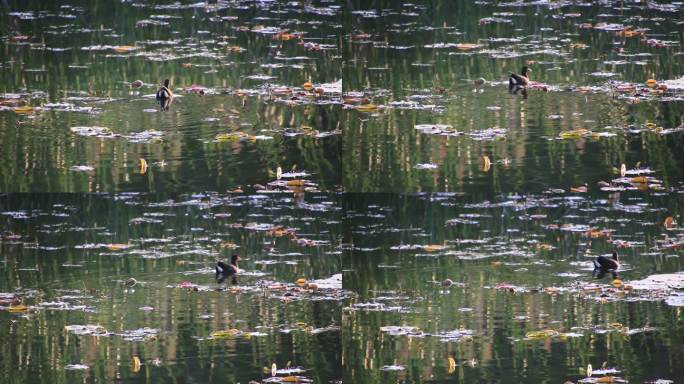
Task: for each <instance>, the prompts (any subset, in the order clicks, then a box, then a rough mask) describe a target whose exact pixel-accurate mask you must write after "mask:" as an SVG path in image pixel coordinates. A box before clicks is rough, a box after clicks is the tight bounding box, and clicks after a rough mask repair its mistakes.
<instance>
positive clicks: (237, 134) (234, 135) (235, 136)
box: [215, 132, 248, 141]
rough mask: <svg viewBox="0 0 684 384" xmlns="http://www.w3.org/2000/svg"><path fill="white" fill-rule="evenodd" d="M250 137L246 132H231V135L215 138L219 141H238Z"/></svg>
mask: <svg viewBox="0 0 684 384" xmlns="http://www.w3.org/2000/svg"><path fill="white" fill-rule="evenodd" d="M247 136H248V135H247V134H246V133H244V132H230V133H219V134H217V135H216V136H215V138H216V140H218V141H238V140H240V139H242V138H246V137H247Z"/></svg>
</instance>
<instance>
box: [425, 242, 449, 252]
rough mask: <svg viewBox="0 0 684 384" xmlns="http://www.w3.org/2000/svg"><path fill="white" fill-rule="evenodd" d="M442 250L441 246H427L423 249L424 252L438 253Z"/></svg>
mask: <svg viewBox="0 0 684 384" xmlns="http://www.w3.org/2000/svg"><path fill="white" fill-rule="evenodd" d="M443 249H444V246H443V245H439V244H429V245H426V246H424V247H423V250H425V251H426V252H438V251H441V250H443Z"/></svg>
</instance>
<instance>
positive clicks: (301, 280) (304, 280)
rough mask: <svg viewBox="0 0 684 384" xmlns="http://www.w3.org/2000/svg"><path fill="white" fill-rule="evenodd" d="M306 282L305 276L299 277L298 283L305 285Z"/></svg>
mask: <svg viewBox="0 0 684 384" xmlns="http://www.w3.org/2000/svg"><path fill="white" fill-rule="evenodd" d="M304 284H306V279H305V278H301V279H297V285H299V286H303V285H304Z"/></svg>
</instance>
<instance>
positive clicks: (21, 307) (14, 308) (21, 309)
mask: <svg viewBox="0 0 684 384" xmlns="http://www.w3.org/2000/svg"><path fill="white" fill-rule="evenodd" d="M28 309H29V308H28V307H27V306H26V305H24V304H19V305H10V306H9V308H7V310H8V311H10V312H11V313H20V312H26V311H28Z"/></svg>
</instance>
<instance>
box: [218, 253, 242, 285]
mask: <svg viewBox="0 0 684 384" xmlns="http://www.w3.org/2000/svg"><path fill="white" fill-rule="evenodd" d="M238 260H240V256H238V255H237V254H234V255H233V256H232V257H231V258H230V264H226V263H224V262H223V261H217V262H216V279H217V280H218V282H219V284H220V283H222V282H223V281H224V280H225V279H226V277H228V276H235V275H237V274H238V272H239V271H240V268H238V265H237V262H238Z"/></svg>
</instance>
